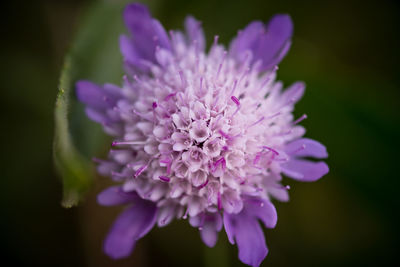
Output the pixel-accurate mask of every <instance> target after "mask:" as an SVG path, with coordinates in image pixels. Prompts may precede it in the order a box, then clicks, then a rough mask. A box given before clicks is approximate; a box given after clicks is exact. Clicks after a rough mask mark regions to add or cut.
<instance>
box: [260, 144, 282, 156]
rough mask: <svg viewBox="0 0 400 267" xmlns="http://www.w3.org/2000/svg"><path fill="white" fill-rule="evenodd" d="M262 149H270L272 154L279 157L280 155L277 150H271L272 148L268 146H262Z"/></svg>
mask: <svg viewBox="0 0 400 267" xmlns="http://www.w3.org/2000/svg"><path fill="white" fill-rule="evenodd" d="M262 148H264V149H268V150H269V151H271V152H272V153H274V154H275V155H277V156H278V155H279V153H278V151H276V150H275V149H273V148H270V147H268V146H262Z"/></svg>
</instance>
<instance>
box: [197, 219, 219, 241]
mask: <svg viewBox="0 0 400 267" xmlns="http://www.w3.org/2000/svg"><path fill="white" fill-rule="evenodd" d="M221 228H222V219H221V215H220V214H219V213H214V214H207V215H205V219H204V224H203V226H202V229H201V231H200V235H201V239H202V240H203V242H204V243H205V244H206V245H207V246H209V247H213V246H215V244H216V243H217V239H218V232H219V231H221Z"/></svg>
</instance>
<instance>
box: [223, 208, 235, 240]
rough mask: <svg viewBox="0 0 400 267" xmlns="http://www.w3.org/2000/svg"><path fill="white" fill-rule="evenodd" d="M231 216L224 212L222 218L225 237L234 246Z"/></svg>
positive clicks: (233, 223) (233, 226) (233, 222)
mask: <svg viewBox="0 0 400 267" xmlns="http://www.w3.org/2000/svg"><path fill="white" fill-rule="evenodd" d="M233 216H234V215H230V214H229V213H226V212H224V216H223V220H224V229H225V232H226V236H227V237H228V240H229V243H231V244H232V245H233V244H235V221H234V220H233Z"/></svg>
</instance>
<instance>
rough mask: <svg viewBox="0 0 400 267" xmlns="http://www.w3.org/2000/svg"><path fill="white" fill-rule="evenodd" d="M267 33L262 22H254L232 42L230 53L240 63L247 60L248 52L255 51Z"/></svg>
mask: <svg viewBox="0 0 400 267" xmlns="http://www.w3.org/2000/svg"><path fill="white" fill-rule="evenodd" d="M264 31H265V29H264V24H263V23H262V22H261V21H253V22H251V23H250V24H249V25H247V26H246V28H245V29H244V30H243V31H239V33H238V36H237V37H236V38H235V39H233V40H232V42H231V45H230V53H231V54H232V55H233V56H235V57H236V58H237V59H238V60H239V61H244V60H245V59H246V51H253V54H254V49H255V47H256V45H257V43H258V40H259V38H260V35H261V34H262V33H263V32H264Z"/></svg>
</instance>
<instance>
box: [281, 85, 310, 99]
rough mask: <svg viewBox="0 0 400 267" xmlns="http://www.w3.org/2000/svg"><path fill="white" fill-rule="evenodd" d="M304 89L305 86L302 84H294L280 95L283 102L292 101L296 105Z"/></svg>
mask: <svg viewBox="0 0 400 267" xmlns="http://www.w3.org/2000/svg"><path fill="white" fill-rule="evenodd" d="M305 88H306V86H305V84H304V83H303V82H295V83H294V84H292V85H291V86H290V87H289V88H288V89H286V90H285V92H283V94H282V95H281V98H282V100H283V102H284V103H287V102H288V101H293V103H296V102H297V101H299V100H300V99H301V97H302V96H303V94H304V89H305Z"/></svg>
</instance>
